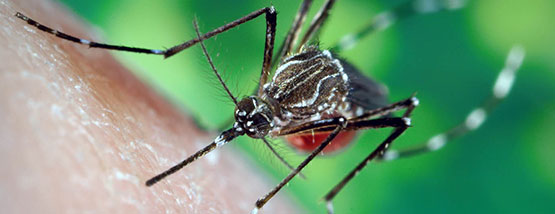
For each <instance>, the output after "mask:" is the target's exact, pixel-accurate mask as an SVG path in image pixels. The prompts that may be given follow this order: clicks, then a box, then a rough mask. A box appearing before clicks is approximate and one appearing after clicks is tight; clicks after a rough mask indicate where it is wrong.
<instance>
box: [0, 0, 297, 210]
mask: <svg viewBox="0 0 555 214" xmlns="http://www.w3.org/2000/svg"><path fill="white" fill-rule="evenodd" d="M17 11H19V12H22V13H24V14H26V15H28V16H30V17H32V18H34V19H36V20H37V21H39V22H42V23H43V24H46V25H50V26H51V27H53V28H55V29H59V30H61V31H64V32H66V33H70V34H73V35H77V36H83V37H85V38H90V34H88V33H87V32H86V29H87V28H86V27H83V24H81V22H79V21H77V20H75V18H74V16H71V15H70V14H69V13H68V12H67V11H66V10H63V9H61V8H60V7H59V6H57V5H56V4H54V3H52V2H50V1H44V0H17V1H13V2H12V1H8V0H0V25H1V28H0V47H1V49H0V60H1V61H0V98H2V101H1V102H0V213H87V212H91V213H224V212H227V213H248V212H249V211H250V210H251V209H252V208H253V206H254V202H255V201H256V199H257V198H258V197H259V196H261V195H263V194H264V193H265V191H266V190H268V189H270V188H271V185H272V184H270V183H266V182H264V180H263V179H262V178H261V176H260V174H262V173H260V171H258V170H256V169H255V167H252V166H250V165H249V164H248V162H247V161H245V160H243V159H242V158H241V157H239V155H237V154H239V153H238V152H237V151H233V148H232V147H231V146H225V147H223V148H220V149H218V151H215V154H213V155H211V156H207V157H204V158H203V159H200V160H198V161H197V162H195V163H193V164H191V165H190V166H188V167H186V168H184V169H182V170H181V171H179V172H177V173H176V174H174V175H172V176H170V177H169V178H167V179H166V180H164V181H162V182H160V183H158V184H156V185H154V186H153V187H146V186H145V184H144V182H145V181H146V180H147V179H149V178H150V177H152V176H154V175H156V174H157V173H160V172H162V171H164V170H166V169H167V168H169V167H170V166H172V165H173V164H175V163H177V162H179V161H181V160H183V159H184V158H185V157H187V156H188V155H190V154H192V153H194V152H195V151H196V150H198V149H200V148H202V147H203V146H205V145H208V144H209V143H210V142H211V141H212V140H213V137H214V136H215V135H214V134H207V133H204V132H202V131H201V130H199V129H198V128H197V127H195V126H194V124H193V123H192V122H191V120H190V119H189V118H188V117H187V116H184V115H183V114H182V112H179V111H177V110H176V109H174V107H173V106H172V105H170V104H168V102H167V101H166V100H165V99H164V98H162V97H160V96H159V95H157V94H156V93H154V92H153V91H151V89H150V88H149V87H148V86H146V85H145V84H143V83H141V82H140V81H138V79H137V78H136V77H135V76H133V75H132V74H131V73H130V72H129V71H128V70H126V69H125V68H124V67H122V66H121V65H120V64H119V63H118V62H117V61H115V60H114V59H113V58H112V56H111V55H110V53H109V52H108V51H105V50H99V49H88V48H87V47H86V46H80V45H77V44H73V43H71V42H68V41H62V40H61V39H59V38H56V37H54V36H52V35H49V34H46V33H44V32H40V31H38V30H37V29H35V28H33V27H32V26H28V25H27V24H26V23H25V22H23V21H21V20H19V19H17V18H16V17H15V16H14V14H15V13H16V12H17ZM153 57H156V56H153ZM160 63H163V60H162V58H161V57H160ZM230 113H231V112H230ZM268 205H269V206H268V207H265V209H264V213H295V211H294V208H293V205H292V204H291V202H288V201H287V200H285V199H284V198H277V199H275V200H272V202H271V203H269V204H268Z"/></svg>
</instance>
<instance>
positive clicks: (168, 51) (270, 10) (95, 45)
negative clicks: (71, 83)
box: [15, 7, 276, 58]
mask: <svg viewBox="0 0 555 214" xmlns="http://www.w3.org/2000/svg"><path fill="white" fill-rule="evenodd" d="M262 14H266V19H267V20H268V16H270V17H272V16H273V17H274V18H275V15H276V12H275V9H274V7H265V8H262V9H259V10H256V11H254V12H252V13H249V14H247V15H246V16H244V17H241V18H239V19H237V20H235V21H232V22H230V23H227V24H225V25H223V26H221V27H219V28H216V29H214V30H212V31H210V32H208V33H206V34H204V35H202V37H201V38H200V39H199V38H195V39H191V40H189V41H186V42H184V43H182V44H179V45H176V46H173V47H171V48H169V49H166V50H161V49H148V48H137V47H129V46H119V45H111V44H104V43H98V42H94V41H90V40H86V39H81V38H77V37H75V36H72V35H68V34H65V33H63V32H59V31H57V30H54V29H52V28H50V27H47V26H45V25H42V24H40V23H38V22H37V21H35V20H33V19H31V18H29V17H27V16H25V15H23V14H22V13H20V12H17V13H16V14H15V16H16V17H17V18H19V19H21V20H23V21H25V22H27V23H28V24H29V25H32V26H35V27H36V28H38V29H39V30H41V31H44V32H47V33H50V34H53V35H55V36H57V37H60V38H62V39H65V40H68V41H72V42H75V43H79V44H83V45H87V46H89V47H90V48H101V49H109V50H117V51H127V52H134V53H144V54H154V55H163V56H164V57H165V58H168V57H171V56H173V55H175V54H177V53H179V52H181V51H183V50H185V49H187V48H189V47H191V46H193V45H195V44H197V43H198V42H199V41H200V40H201V39H202V40H206V39H208V38H211V37H213V36H215V35H218V34H220V33H223V32H225V31H227V30H229V29H231V28H234V27H237V26H239V25H241V24H243V23H245V22H248V21H251V20H253V19H255V18H256V17H259V16H260V15H262ZM267 23H269V21H267ZM268 25H270V24H268ZM267 28H268V29H269V28H270V26H268V27H267ZM273 29H274V32H275V27H274V28H273ZM267 31H269V30H267ZM266 38H267V39H268V36H266Z"/></svg>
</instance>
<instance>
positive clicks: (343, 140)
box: [286, 131, 356, 153]
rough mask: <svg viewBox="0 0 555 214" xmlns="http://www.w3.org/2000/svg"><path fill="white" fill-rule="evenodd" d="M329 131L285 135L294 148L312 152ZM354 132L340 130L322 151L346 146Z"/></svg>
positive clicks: (335, 149)
mask: <svg viewBox="0 0 555 214" xmlns="http://www.w3.org/2000/svg"><path fill="white" fill-rule="evenodd" d="M329 134H330V133H329V132H328V133H318V134H314V135H313V134H305V135H291V136H288V137H286V139H287V141H289V143H290V144H291V145H292V146H293V147H295V148H296V149H298V150H300V151H303V152H312V151H313V150H314V149H316V147H318V146H319V145H320V144H321V143H322V141H324V140H325V139H326V137H328V135H329ZM355 135H356V132H354V131H346V132H340V133H339V134H338V135H337V136H336V137H335V138H334V139H333V140H332V141H331V143H330V144H329V145H328V146H326V148H324V152H325V153H327V152H333V151H337V150H339V149H341V148H344V147H345V146H347V145H348V144H349V143H350V142H351V141H352V140H353V138H354V137H355Z"/></svg>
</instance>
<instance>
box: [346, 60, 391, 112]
mask: <svg viewBox="0 0 555 214" xmlns="http://www.w3.org/2000/svg"><path fill="white" fill-rule="evenodd" d="M340 61H341V64H342V65H343V71H344V72H345V73H346V74H347V76H349V94H348V95H347V100H348V101H349V102H351V104H353V105H355V106H359V107H362V108H363V109H364V110H365V111H367V110H372V109H376V108H380V107H384V106H386V105H387V104H388V101H387V88H386V87H385V86H384V85H382V84H380V83H378V82H376V81H375V80H372V79H370V78H368V77H366V76H365V75H364V74H362V73H360V71H358V69H356V68H355V67H354V66H353V65H351V64H350V63H348V62H346V61H345V60H340Z"/></svg>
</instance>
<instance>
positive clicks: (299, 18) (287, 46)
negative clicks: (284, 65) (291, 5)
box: [272, 0, 312, 66]
mask: <svg viewBox="0 0 555 214" xmlns="http://www.w3.org/2000/svg"><path fill="white" fill-rule="evenodd" d="M311 4H312V0H304V1H303V2H302V3H301V7H300V8H299V11H298V12H297V15H296V16H295V20H293V24H291V29H289V32H287V36H286V37H285V40H283V43H282V44H281V47H280V48H279V52H278V55H277V57H276V59H274V62H273V63H272V66H275V65H276V64H277V63H279V62H281V61H283V59H284V58H285V56H287V55H288V54H290V53H291V50H293V46H294V45H295V43H296V42H297V39H298V38H299V33H300V31H301V26H302V25H303V23H304V21H305V20H306V15H307V13H308V9H309V8H310V5H311Z"/></svg>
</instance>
